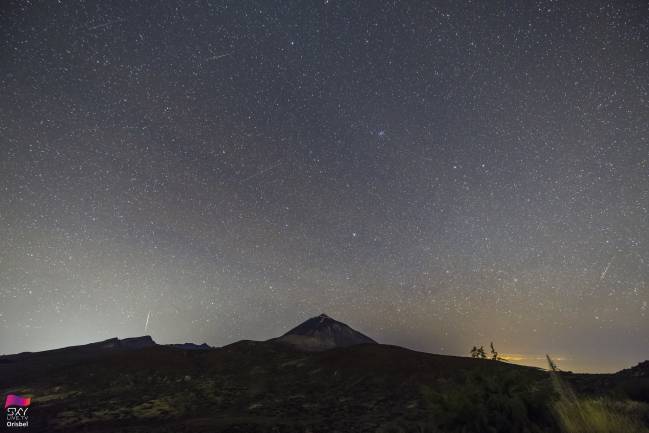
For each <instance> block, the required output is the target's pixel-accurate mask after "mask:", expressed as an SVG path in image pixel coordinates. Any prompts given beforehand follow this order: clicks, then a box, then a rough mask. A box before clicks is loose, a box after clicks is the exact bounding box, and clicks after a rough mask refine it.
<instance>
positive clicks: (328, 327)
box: [273, 314, 377, 352]
mask: <svg viewBox="0 0 649 433" xmlns="http://www.w3.org/2000/svg"><path fill="white" fill-rule="evenodd" d="M273 341H278V342H281V343H286V344H289V345H291V346H293V347H295V348H297V349H300V350H304V351H309V352H318V351H323V350H328V349H333V348H335V347H349V346H355V345H357V344H377V342H376V341H374V340H372V339H371V338H370V337H368V336H367V335H365V334H362V333H360V332H358V331H356V330H354V329H352V328H351V327H349V326H348V325H346V324H344V323H342V322H339V321H337V320H334V319H332V318H331V317H329V316H327V315H326V314H320V315H319V316H316V317H312V318H310V319H308V320H306V321H305V322H303V323H301V324H300V325H298V326H296V327H295V328H293V329H291V330H290V331H288V332H287V333H286V334H284V335H282V336H281V337H278V338H274V339H273Z"/></svg>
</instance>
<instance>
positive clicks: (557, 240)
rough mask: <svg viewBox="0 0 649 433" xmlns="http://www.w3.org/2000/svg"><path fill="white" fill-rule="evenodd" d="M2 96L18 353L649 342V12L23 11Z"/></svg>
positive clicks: (475, 5)
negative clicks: (283, 344)
mask: <svg viewBox="0 0 649 433" xmlns="http://www.w3.org/2000/svg"><path fill="white" fill-rule="evenodd" d="M0 95H1V97H0V242H1V246H2V248H0V353H14V352H19V351H25V350H32V351H33V350H44V349H50V348H56V347H61V346H66V345H73V344H83V343H88V342H92V341H98V340H102V339H106V338H110V337H115V336H118V337H120V338H123V337H129V336H137V335H143V334H145V333H146V334H151V335H152V336H153V338H154V339H155V340H156V341H157V342H159V343H179V342H185V341H193V342H196V343H201V342H203V341H205V342H207V343H208V344H211V345H216V346H221V345H224V344H228V343H231V342H234V341H236V340H239V339H267V338H271V337H274V336H277V335H279V334H281V333H283V332H285V331H286V330H288V329H289V328H291V327H293V326H295V325H296V324H297V323H299V322H301V321H303V320H305V319H306V318H308V317H311V316H315V315H318V314H320V313H322V312H325V313H327V314H328V315H330V316H332V317H334V318H336V319H338V320H341V321H343V322H346V323H348V324H350V325H351V326H352V327H354V328H356V329H358V330H360V331H362V332H364V333H366V334H367V335H369V336H371V337H373V338H375V339H377V340H378V341H381V342H384V343H390V344H397V345H402V346H406V347H409V348H413V349H417V350H425V351H430V352H435V353H444V354H454V355H468V351H469V349H470V348H471V346H473V345H475V344H478V345H480V344H484V345H485V347H486V346H487V345H488V344H489V342H490V341H494V343H495V345H496V349H498V350H499V351H500V352H502V353H504V354H508V355H509V356H510V357H511V359H513V360H516V361H517V362H522V363H527V364H535V363H536V364H538V363H539V362H540V360H539V358H540V357H542V356H543V355H544V354H545V353H550V354H551V355H553V356H554V357H556V358H557V359H558V360H559V361H558V364H559V366H560V367H562V368H564V369H573V370H576V371H615V370H619V369H621V368H624V367H628V366H630V365H633V364H635V363H637V362H639V361H641V360H644V359H647V358H649V311H648V309H649V307H648V302H649V285H648V280H649V6H648V5H647V3H646V2H645V1H642V0H638V1H626V2H615V1H598V0H588V1H585V0H584V1H547V0H538V1H529V2H514V1H496V2H491V1H489V2H487V1H483V2H481V1H455V0H453V1H404V2H398V1H391V2H369V1H368V2H361V1H355V0H323V1H293V0H290V1H278V2H271V1H205V0H202V1H182V2H171V1H167V2H156V3H155V4H154V3H153V2H127V1H115V2H112V1H111V2H104V1H72V0H58V1H54V0H47V1H4V2H3V4H2V6H0ZM147 318H148V320H147ZM147 321H148V323H147Z"/></svg>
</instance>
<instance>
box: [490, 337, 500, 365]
mask: <svg viewBox="0 0 649 433" xmlns="http://www.w3.org/2000/svg"><path fill="white" fill-rule="evenodd" d="M490 346H491V359H492V360H494V361H499V360H500V358H499V357H498V352H496V349H494V342H493V341H492V342H491V344H490Z"/></svg>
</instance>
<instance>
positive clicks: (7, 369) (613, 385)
mask: <svg viewBox="0 0 649 433" xmlns="http://www.w3.org/2000/svg"><path fill="white" fill-rule="evenodd" d="M56 356H59V355H56ZM84 356H90V355H84ZM492 358H493V357H492ZM0 361H2V360H0ZM4 361H5V362H0V388H1V389H2V391H3V392H5V393H6V392H8V391H12V392H15V393H18V394H25V395H29V396H32V397H33V404H32V408H31V413H32V415H33V421H34V424H33V428H32V431H66V432H67V431H84V432H109V431H111V432H112V431H127V432H185V431H186V432H189V431H191V432H253V433H254V432H270V431H272V432H296V433H297V432H299V433H305V432H312V433H316V432H336V431H337V432H378V433H381V432H382V433H387V432H420V433H423V432H429V433H439V432H448V433H455V432H457V433H489V432H494V433H495V432H498V433H506V432H512V433H517V432H520V433H550V432H552V433H556V432H564V433H586V432H588V433H604V432H607V433H608V432H619V433H623V432H638V433H644V432H647V431H648V430H647V428H646V425H648V420H649V415H648V414H649V408H648V406H647V403H646V402H642V401H634V400H631V399H630V398H629V395H631V394H630V393H627V392H626V388H625V386H626V384H629V383H632V384H634V386H635V388H633V390H635V391H634V392H636V394H634V395H640V396H642V395H646V393H645V394H643V393H642V392H638V389H637V387H638V384H640V385H642V383H641V381H639V380H638V379H637V378H635V377H633V378H631V379H629V380H627V379H626V378H624V377H621V376H616V375H574V374H569V373H563V372H560V371H559V370H558V369H556V368H554V369H553V368H550V370H549V371H543V370H540V369H535V368H528V367H521V366H516V365H511V364H507V363H504V362H500V361H497V360H489V359H472V358H461V357H450V356H439V355H431V354H426V353H419V352H414V351H410V350H406V349H403V348H398V347H393V346H384V345H366V346H355V347H350V348H344V349H334V350H330V351H326V352H320V353H304V352H299V351H295V350H291V349H290V348H286V347H284V346H279V345H275V344H268V343H254V342H241V343H237V344H235V345H232V346H229V347H226V348H222V349H213V350H207V351H185V350H178V349H171V348H163V347H155V348H150V349H143V350H138V351H122V352H110V353H102V354H100V355H98V356H97V357H96V358H90V359H88V358H84V361H83V362H78V361H75V358H74V354H72V355H71V354H65V356H64V357H60V359H59V358H52V357H50V358H47V359H44V358H42V357H41V358H39V357H38V356H31V357H30V355H25V357H23V358H19V359H16V360H4ZM9 361H12V362H9ZM642 386H644V385H642ZM629 389H631V388H629ZM640 391H642V390H640ZM643 392H644V391H643Z"/></svg>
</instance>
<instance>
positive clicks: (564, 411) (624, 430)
mask: <svg viewBox="0 0 649 433" xmlns="http://www.w3.org/2000/svg"><path fill="white" fill-rule="evenodd" d="M548 364H549V365H550V375H551V378H552V385H553V387H554V390H555V391H556V392H557V394H558V395H559V399H558V400H557V401H556V402H555V403H554V406H553V409H554V413H555V416H556V418H557V421H558V423H559V425H560V427H561V429H562V431H563V432H565V433H649V429H648V428H647V427H645V426H644V425H643V423H642V415H643V414H646V413H649V407H648V405H646V404H644V403H638V402H634V401H631V400H621V401H620V400H611V399H608V398H581V397H579V396H577V395H576V394H575V392H574V391H573V390H572V388H570V385H568V384H567V383H565V382H564V381H563V380H562V379H561V376H560V375H559V372H558V369H557V367H556V364H554V362H553V361H552V360H551V359H550V357H549V356H548Z"/></svg>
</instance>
